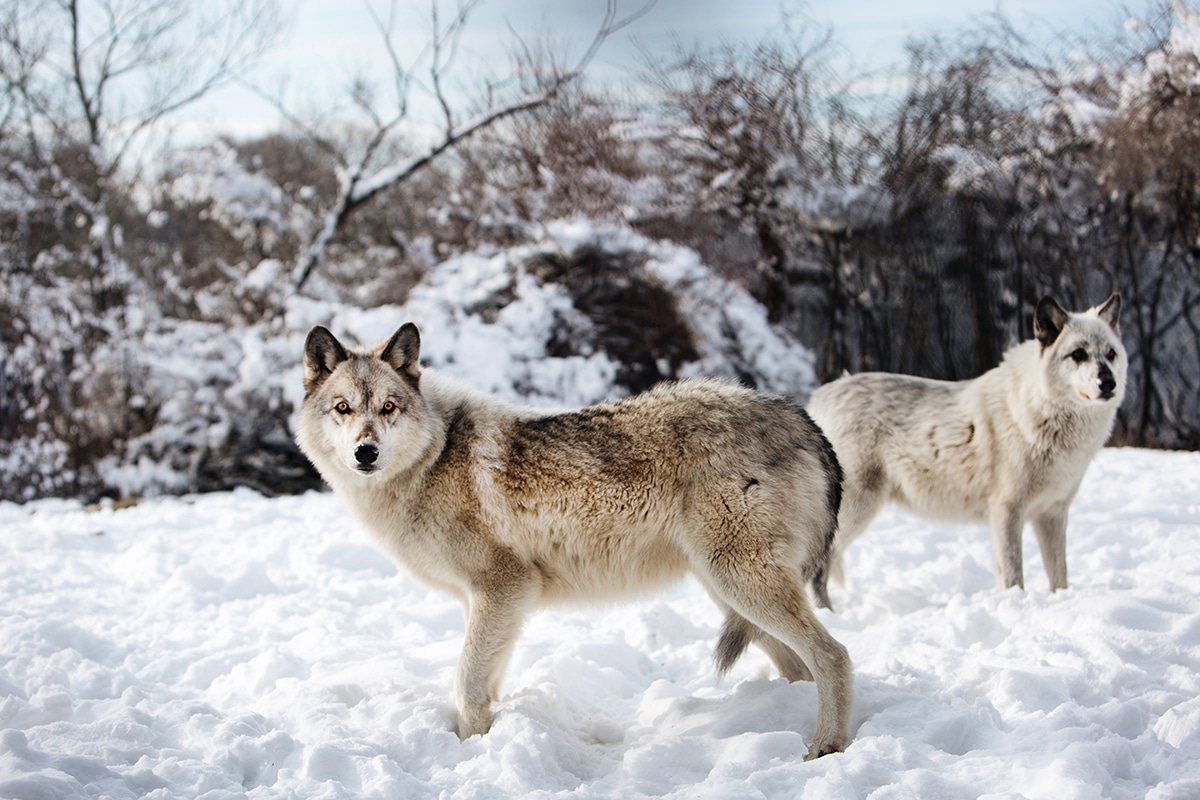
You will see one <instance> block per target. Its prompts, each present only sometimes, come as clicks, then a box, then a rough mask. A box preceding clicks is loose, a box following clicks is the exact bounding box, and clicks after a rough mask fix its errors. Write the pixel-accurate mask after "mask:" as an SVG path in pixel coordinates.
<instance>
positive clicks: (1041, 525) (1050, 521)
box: [1033, 501, 1069, 592]
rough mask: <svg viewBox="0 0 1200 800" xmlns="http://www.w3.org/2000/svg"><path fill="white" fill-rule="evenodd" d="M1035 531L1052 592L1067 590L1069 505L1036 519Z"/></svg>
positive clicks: (1054, 509) (1063, 505) (1052, 510)
mask: <svg viewBox="0 0 1200 800" xmlns="http://www.w3.org/2000/svg"><path fill="white" fill-rule="evenodd" d="M1068 502H1069V501H1068ZM1033 529H1034V531H1036V532H1037V537H1038V544H1039V545H1040V546H1041V548H1042V561H1043V562H1044V563H1045V565H1046V576H1047V577H1049V578H1050V591H1052V592H1057V591H1058V590H1059V589H1065V588H1067V504H1066V503H1064V504H1062V506H1061V507H1056V508H1052V509H1051V510H1049V511H1047V512H1045V513H1043V514H1040V515H1038V516H1037V517H1034V519H1033Z"/></svg>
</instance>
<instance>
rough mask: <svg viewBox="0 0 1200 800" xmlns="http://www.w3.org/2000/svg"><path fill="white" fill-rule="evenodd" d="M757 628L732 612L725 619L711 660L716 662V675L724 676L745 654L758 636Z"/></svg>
mask: <svg viewBox="0 0 1200 800" xmlns="http://www.w3.org/2000/svg"><path fill="white" fill-rule="evenodd" d="M758 633H759V630H758V626H756V625H755V624H754V623H752V622H751V621H750V620H748V619H746V618H745V617H743V616H742V615H741V614H738V613H736V612H734V611H730V612H729V614H728V616H726V617H725V624H724V625H722V626H721V635H720V637H718V639H717V650H716V652H715V653H714V654H713V659H714V660H715V661H716V662H717V674H718V675H724V674H725V673H726V672H729V670H730V668H732V667H733V665H734V664H736V663H737V660H738V659H739V658H741V657H742V653H744V652H746V648H747V647H749V646H750V643H751V642H753V641H754V639H755V637H756V636H757V635H758Z"/></svg>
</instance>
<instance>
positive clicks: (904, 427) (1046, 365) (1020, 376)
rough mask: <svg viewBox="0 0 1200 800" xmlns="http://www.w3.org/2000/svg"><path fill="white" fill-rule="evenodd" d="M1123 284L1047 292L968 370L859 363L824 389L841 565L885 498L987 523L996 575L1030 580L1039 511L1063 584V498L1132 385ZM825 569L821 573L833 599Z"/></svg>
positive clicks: (1007, 581)
mask: <svg viewBox="0 0 1200 800" xmlns="http://www.w3.org/2000/svg"><path fill="white" fill-rule="evenodd" d="M1119 311H1120V296H1119V295H1116V294H1114V295H1112V296H1111V297H1110V298H1109V299H1108V300H1107V301H1106V302H1105V303H1104V304H1103V305H1100V306H1098V307H1096V308H1092V309H1089V310H1087V311H1085V312H1082V313H1068V312H1066V311H1064V310H1063V309H1062V308H1061V307H1060V306H1059V305H1058V304H1057V303H1056V302H1055V301H1054V300H1053V299H1051V298H1048V297H1046V298H1043V299H1042V300H1041V302H1039V303H1038V306H1037V309H1036V312H1035V314H1034V338H1033V339H1031V340H1029V341H1026V342H1023V343H1021V344H1019V345H1017V346H1015V347H1013V348H1012V349H1010V350H1009V351H1008V352H1007V353H1006V354H1005V355H1004V359H1003V361H1002V362H1001V363H1000V364H999V365H998V366H997V367H995V368H994V369H992V370H989V371H988V372H986V373H984V374H983V375H981V376H979V377H978V378H974V379H972V380H966V381H956V382H948V381H935V380H927V379H923V378H916V377H912V376H907V375H893V374H887V373H863V374H860V375H852V376H847V377H843V378H840V379H838V380H836V381H833V382H831V383H829V384H826V385H825V386H822V387H821V388H820V389H818V390H817V391H816V392H815V393H814V394H813V396H812V399H811V401H810V403H809V406H808V408H809V413H811V414H812V416H813V419H814V420H816V422H817V423H818V424H819V425H820V426H821V428H822V429H823V430H824V431H825V433H826V435H827V436H828V437H829V439H830V441H831V442H832V443H833V446H834V449H835V450H836V451H837V454H838V458H839V460H840V462H841V465H842V468H843V470H844V471H845V484H844V486H845V496H844V500H843V502H842V507H841V512H840V517H839V526H838V534H837V538H836V543H835V546H834V550H835V552H834V558H833V560H832V562H831V565H832V567H833V568H834V569H835V570H837V569H838V568H839V561H840V556H841V554H842V553H843V552H844V551H845V549H846V547H848V546H849V544H850V543H851V542H853V541H854V540H855V539H856V538H857V537H858V536H859V534H861V533H862V532H863V530H864V529H865V528H866V527H867V525H868V524H869V523H870V522H871V520H872V519H873V518H874V517H875V515H876V514H877V513H878V512H879V510H880V508H881V507H882V506H883V505H884V504H885V503H888V502H895V503H898V504H900V505H902V506H904V507H905V508H908V509H909V510H911V511H914V512H916V513H917V514H921V515H925V516H929V517H934V518H940V519H947V520H963V521H981V522H986V523H988V525H989V526H990V528H991V533H992V545H993V553H994V557H995V562H996V579H997V582H998V584H999V585H1000V586H1001V587H1002V588H1007V587H1011V586H1021V587H1024V585H1025V584H1024V574H1023V569H1022V551H1021V533H1022V530H1023V528H1024V525H1025V522H1026V521H1030V522H1032V523H1033V528H1034V531H1035V532H1036V534H1037V538H1038V543H1039V544H1040V546H1041V552H1042V559H1043V561H1044V563H1045V566H1046V572H1047V574H1048V575H1049V579H1050V588H1051V589H1052V590H1057V589H1063V588H1066V586H1067V560H1066V528H1067V510H1068V508H1069V506H1070V504H1071V500H1072V499H1073V498H1074V497H1075V493H1076V491H1077V490H1078V489H1079V484H1080V481H1081V480H1082V479H1083V474H1084V471H1085V470H1086V469H1087V466H1088V464H1089V463H1090V462H1091V460H1092V458H1093V456H1094V455H1095V454H1096V452H1097V451H1098V450H1099V449H1100V447H1101V446H1103V444H1104V443H1105V441H1107V439H1108V437H1109V434H1110V433H1111V431H1112V428H1113V422H1114V420H1115V418H1116V413H1117V408H1118V407H1119V406H1120V404H1121V399H1122V397H1123V396H1124V391H1125V369H1126V363H1127V358H1126V355H1125V349H1124V347H1122V346H1121V339H1120V334H1119V331H1118V323H1117V317H1118V313H1119ZM826 577H827V576H826V575H824V574H818V575H817V576H816V578H815V579H814V581H813V589H814V593H815V594H816V596H817V598H818V602H819V603H820V604H821V605H824V606H829V596H828V593H827V590H826Z"/></svg>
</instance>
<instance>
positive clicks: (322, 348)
mask: <svg viewBox="0 0 1200 800" xmlns="http://www.w3.org/2000/svg"><path fill="white" fill-rule="evenodd" d="M349 357H350V356H349V355H347V354H346V348H344V347H342V345H341V342H339V341H338V340H337V339H335V338H334V336H333V334H332V333H330V332H329V330H328V329H326V328H323V327H321V326H320V325H318V326H316V327H315V328H313V329H312V330H311V331H309V332H308V338H307V339H305V340H304V392H305V394H312V393H313V392H315V391H316V390H317V387H318V386H320V385H321V384H322V383H324V382H325V379H326V378H328V377H329V376H330V375H332V374H333V371H334V370H335V369H336V368H337V365H338V364H340V363H342V362H343V361H345V360H346V359H347V358H349Z"/></svg>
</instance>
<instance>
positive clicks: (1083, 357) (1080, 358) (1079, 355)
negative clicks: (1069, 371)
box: [1070, 347, 1088, 364]
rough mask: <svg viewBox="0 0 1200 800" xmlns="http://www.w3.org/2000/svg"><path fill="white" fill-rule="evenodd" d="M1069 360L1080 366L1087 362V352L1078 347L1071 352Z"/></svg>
mask: <svg viewBox="0 0 1200 800" xmlns="http://www.w3.org/2000/svg"><path fill="white" fill-rule="evenodd" d="M1070 358H1071V360H1072V361H1074V362H1075V363H1076V364H1082V363H1083V362H1085V361H1087V360H1088V354H1087V350H1084V349H1083V348H1082V347H1080V348H1079V349H1077V350H1073V351H1072V352H1071V356H1070Z"/></svg>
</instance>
